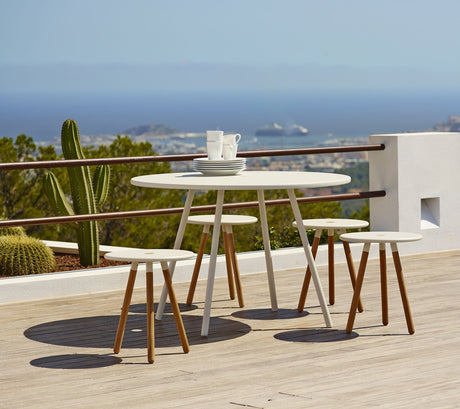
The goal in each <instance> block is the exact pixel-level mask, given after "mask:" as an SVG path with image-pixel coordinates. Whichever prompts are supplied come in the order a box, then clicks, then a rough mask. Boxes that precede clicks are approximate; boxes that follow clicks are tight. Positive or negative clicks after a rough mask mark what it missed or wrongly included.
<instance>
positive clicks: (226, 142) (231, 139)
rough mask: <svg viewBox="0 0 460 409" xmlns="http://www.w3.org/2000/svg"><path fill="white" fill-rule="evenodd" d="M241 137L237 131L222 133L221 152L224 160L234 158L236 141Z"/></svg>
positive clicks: (236, 149) (236, 147)
mask: <svg viewBox="0 0 460 409" xmlns="http://www.w3.org/2000/svg"><path fill="white" fill-rule="evenodd" d="M240 139H241V135H240V134H239V133H236V134H228V135H224V139H223V146H222V154H223V156H224V159H225V160H229V159H235V158H236V152H237V151H238V142H239V141H240Z"/></svg>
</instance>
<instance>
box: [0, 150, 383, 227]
mask: <svg viewBox="0 0 460 409" xmlns="http://www.w3.org/2000/svg"><path fill="white" fill-rule="evenodd" d="M384 149H385V145H383V144H373V145H372V144H368V145H348V146H335V147H317V148H298V149H282V150H261V151H241V152H239V153H238V156H239V157H247V158H253V157H265V156H295V155H309V154H315V155H316V154H326V153H346V152H366V151H379V150H384ZM202 157H206V154H182V155H155V156H135V157H118V158H96V159H73V160H67V159H66V160H53V161H33V162H11V163H0V171H1V170H4V171H5V170H24V169H43V168H58V167H71V166H83V165H87V166H95V165H101V164H108V165H114V164H130V163H145V162H177V161H190V160H193V159H195V158H202ZM385 194H386V193H385V191H384V190H376V191H363V192H354V193H344V194H334V195H323V196H312V197H300V198H297V201H298V202H299V203H313V202H329V201H339V200H353V199H365V198H372V197H383V196H385ZM265 204H266V205H267V206H281V205H286V204H289V199H276V200H267V201H266V202H265ZM257 206H258V202H255V201H254V202H241V203H226V204H224V209H225V210H229V209H241V208H250V207H257ZM183 209H184V208H183V207H175V208H169V209H148V210H133V211H121V212H107V213H96V214H80V215H72V216H56V217H41V218H33V219H17V220H0V227H12V226H32V225H44V224H60V223H72V222H83V221H90V220H113V219H125V218H135V217H147V216H159V215H168V214H180V213H182V211H183ZM213 210H215V205H205V206H192V208H191V209H190V211H191V212H194V213H197V212H208V211H213Z"/></svg>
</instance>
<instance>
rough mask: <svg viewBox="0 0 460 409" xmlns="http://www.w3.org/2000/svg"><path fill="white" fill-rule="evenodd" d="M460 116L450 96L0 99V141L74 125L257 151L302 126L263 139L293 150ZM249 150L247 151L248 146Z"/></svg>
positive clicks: (122, 94)
mask: <svg viewBox="0 0 460 409" xmlns="http://www.w3.org/2000/svg"><path fill="white" fill-rule="evenodd" d="M450 115H453V116H459V115H460V93H459V92H454V91H450V90H388V91H386V90H374V91H371V90H368V91H363V90H359V91H354V90H348V91H344V90H325V91H299V90H291V91H289V90H287V91H257V90H256V91H250V90H245V91H237V90H235V91H229V90H225V91H193V92H192V91H171V92H166V91H158V92H127V91H119V92H115V91H114V92H105V93H100V92H94V93H92V92H78V91H73V92H40V93H27V92H23V93H1V92H0V137H10V138H15V137H16V136H17V135H20V134H26V135H27V136H31V137H32V138H33V139H34V141H36V142H51V141H53V140H56V138H59V135H60V129H61V125H62V122H63V121H64V120H66V119H69V118H70V119H74V120H75V121H76V122H77V124H78V126H79V129H80V133H81V134H82V135H93V136H94V135H118V134H120V135H122V134H123V133H124V131H125V130H127V129H129V128H132V127H136V126H140V125H153V124H161V125H165V126H168V127H171V128H174V129H177V130H179V131H182V132H187V133H198V134H200V133H201V134H203V133H205V131H206V130H208V129H220V130H224V131H225V132H238V133H241V134H242V135H243V138H242V140H241V143H242V145H241V147H242V148H243V149H244V148H246V149H252V148H258V147H260V145H261V143H262V142H261V138H260V137H259V138H258V137H255V132H256V130H257V129H258V128H261V127H263V126H265V125H267V124H271V123H273V122H276V123H278V124H280V125H282V126H290V125H293V124H297V125H302V126H304V127H306V128H307V129H308V130H309V134H308V136H306V137H264V138H263V143H262V144H263V147H264V148H274V149H276V148H294V147H308V146H316V145H319V144H323V143H324V142H325V141H326V140H334V139H350V140H351V139H353V138H366V137H368V136H369V135H370V134H373V133H394V132H408V131H424V130H427V129H430V128H431V127H433V126H434V125H435V124H437V123H440V122H446V121H447V119H448V116H450ZM245 143H246V145H245Z"/></svg>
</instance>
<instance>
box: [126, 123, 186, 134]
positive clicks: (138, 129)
mask: <svg viewBox="0 0 460 409" xmlns="http://www.w3.org/2000/svg"><path fill="white" fill-rule="evenodd" d="M183 133H184V132H182V131H178V130H177V129H173V128H170V127H169V126H164V125H139V126H134V127H133V128H129V129H126V130H125V131H123V132H122V135H129V136H141V135H151V136H163V135H180V134H183Z"/></svg>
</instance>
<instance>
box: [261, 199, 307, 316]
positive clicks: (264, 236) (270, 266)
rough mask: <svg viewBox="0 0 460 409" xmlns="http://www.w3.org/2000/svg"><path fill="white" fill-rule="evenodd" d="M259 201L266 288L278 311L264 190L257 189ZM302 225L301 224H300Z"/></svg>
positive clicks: (273, 305) (273, 307)
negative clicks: (265, 267) (266, 279)
mask: <svg viewBox="0 0 460 409" xmlns="http://www.w3.org/2000/svg"><path fill="white" fill-rule="evenodd" d="M257 199H258V201H259V212H260V226H261V228H262V239H263V243H264V252H265V263H266V265H267V278H268V288H269V290H270V301H271V304H272V311H278V301H277V299H276V286H275V275H274V273H273V260H272V253H271V246H270V234H269V230H268V221H267V209H266V208H265V198H264V191H263V190H257ZM302 226H303V224H302Z"/></svg>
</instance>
